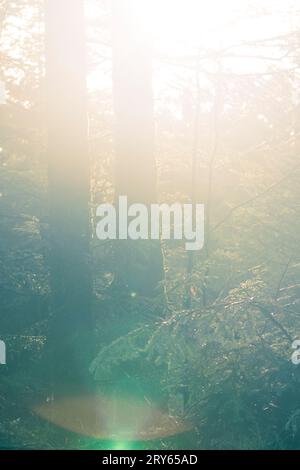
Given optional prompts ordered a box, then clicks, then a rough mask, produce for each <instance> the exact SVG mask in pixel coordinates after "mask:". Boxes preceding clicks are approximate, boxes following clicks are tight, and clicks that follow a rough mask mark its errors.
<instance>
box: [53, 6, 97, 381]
mask: <svg viewBox="0 0 300 470" xmlns="http://www.w3.org/2000/svg"><path fill="white" fill-rule="evenodd" d="M46 75H47V126H48V161H49V210H50V212H49V215H50V220H49V224H50V258H49V263H50V284H51V298H52V302H51V313H52V316H51V328H50V337H49V348H50V349H51V351H52V353H53V356H52V357H53V360H54V362H55V364H54V367H55V376H57V377H60V376H62V377H63V378H64V379H65V380H77V379H79V380H80V378H81V376H82V377H83V376H85V375H86V373H87V368H88V357H89V351H88V348H89V345H90V344H91V339H90V338H89V335H90V333H91V327H92V319H91V276H90V270H89V235H90V234H89V199H90V189H89V161H88V146H87V119H86V83H85V79H86V77H85V75H86V71H85V34H84V10H83V1H82V0H46Z"/></svg>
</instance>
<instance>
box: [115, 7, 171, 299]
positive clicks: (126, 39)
mask: <svg viewBox="0 0 300 470" xmlns="http://www.w3.org/2000/svg"><path fill="white" fill-rule="evenodd" d="M112 5H113V91H114V111H115V122H116V129H115V147H116V162H115V165H116V166H115V168H116V171H115V178H116V202H117V200H118V196H127V197H128V203H129V204H132V203H143V204H146V205H150V204H151V203H154V202H156V179H157V177H156V163H155V156H154V117H153V91H152V61H151V50H150V47H149V43H147V37H146V35H145V33H144V32H143V30H142V27H140V25H139V21H138V20H137V18H136V16H135V9H134V7H133V2H132V0H112ZM117 258H118V259H117V264H118V272H117V278H118V280H119V281H120V283H121V284H122V285H123V286H126V287H127V288H128V290H129V291H130V292H135V293H137V294H142V295H144V296H147V297H152V296H154V295H156V294H157V293H158V292H159V291H158V285H159V283H160V282H161V281H162V279H163V263H162V252H161V246H160V242H159V241H151V240H145V241H144V240H139V241H130V240H128V241H120V242H119V243H118V249H117Z"/></svg>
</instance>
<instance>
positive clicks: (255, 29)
mask: <svg viewBox="0 0 300 470" xmlns="http://www.w3.org/2000/svg"><path fill="white" fill-rule="evenodd" d="M95 1H96V0H87V15H88V16H89V17H90V18H93V20H94V21H95V22H96V21H97V20H96V16H97V13H96V11H97V9H96V7H95ZM132 2H133V4H134V11H135V12H136V21H137V25H139V26H140V27H141V25H142V28H143V30H145V31H147V33H148V34H149V36H150V37H151V38H152V42H153V44H154V48H155V52H156V53H158V54H163V55H164V54H166V55H167V56H168V57H172V56H177V55H179V56H180V55H181V54H191V55H195V52H196V51H197V50H198V49H208V50H218V49H224V48H226V47H228V46H232V45H237V44H240V43H243V42H245V41H251V42H252V41H259V40H262V39H270V38H274V37H277V36H281V35H284V34H286V33H288V32H291V31H293V30H294V31H295V30H296V29H297V28H298V27H299V18H300V17H299V11H300V0H132ZM105 3H107V5H108V7H109V0H107V2H106V1H105V0H102V2H100V4H101V5H102V6H103V5H105ZM96 4H98V6H99V3H98V2H97V3H96ZM232 53H234V54H236V55H237V56H238V57H236V58H234V59H227V60H226V67H230V68H232V70H234V71H235V72H237V73H255V72H261V71H264V70H266V67H268V66H269V65H270V64H272V61H271V60H262V59H261V58H260V59H256V58H251V56H254V57H256V56H257V55H260V56H268V57H271V58H272V57H273V58H275V57H279V56H280V55H281V54H282V51H279V50H277V49H276V48H274V46H272V47H270V44H268V45H267V47H261V46H259V47H253V46H250V47H245V46H243V48H235V49H233V50H232ZM243 55H246V57H245V58H243V57H242V56H243ZM273 63H274V62H273ZM207 65H208V66H209V64H207ZM283 66H289V63H288V62H284V61H283ZM161 73H162V74H165V77H166V74H167V73H168V72H167V71H166V70H165V71H164V72H163V71H161ZM98 74H99V75H98ZM100 74H101V72H100V71H99V72H97V71H96V75H98V77H91V82H94V80H95V83H98V84H99V82H100V81H101V78H100V76H101V75H100ZM102 80H103V72H102Z"/></svg>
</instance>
